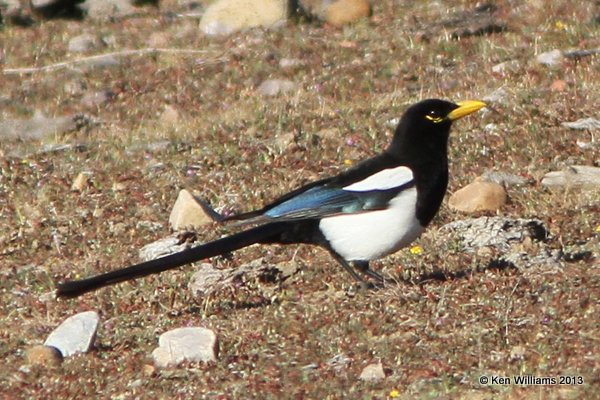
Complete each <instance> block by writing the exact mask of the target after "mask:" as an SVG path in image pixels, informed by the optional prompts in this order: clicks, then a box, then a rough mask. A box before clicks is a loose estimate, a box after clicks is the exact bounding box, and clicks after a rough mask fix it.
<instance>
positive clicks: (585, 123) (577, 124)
mask: <svg viewBox="0 0 600 400" xmlns="http://www.w3.org/2000/svg"><path fill="white" fill-rule="evenodd" d="M561 125H562V126H564V127H566V128H571V129H581V130H584V129H587V130H595V129H600V121H599V120H597V119H595V118H582V119H578V120H577V121H573V122H563V123H562V124H561Z"/></svg>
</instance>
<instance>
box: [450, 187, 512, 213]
mask: <svg viewBox="0 0 600 400" xmlns="http://www.w3.org/2000/svg"><path fill="white" fill-rule="evenodd" d="M506 198H507V196H506V191H505V190H504V188H503V187H502V186H501V185H499V184H497V183H494V182H486V181H483V180H476V181H474V182H472V183H470V184H468V185H467V186H465V187H464V188H462V189H459V190H457V191H456V192H454V193H453V194H452V196H450V200H449V201H448V205H449V206H450V208H452V209H453V210H457V211H463V212H477V211H496V210H498V209H500V208H501V207H502V206H503V205H504V204H506Z"/></svg>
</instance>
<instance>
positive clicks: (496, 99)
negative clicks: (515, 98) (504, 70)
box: [482, 87, 509, 104]
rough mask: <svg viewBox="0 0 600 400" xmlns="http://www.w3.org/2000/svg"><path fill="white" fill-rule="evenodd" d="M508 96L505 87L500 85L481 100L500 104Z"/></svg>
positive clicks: (504, 101)
mask: <svg viewBox="0 0 600 400" xmlns="http://www.w3.org/2000/svg"><path fill="white" fill-rule="evenodd" d="M508 98H509V95H508V92H507V91H506V89H504V88H502V87H500V88H498V89H496V90H494V91H493V92H492V93H490V94H488V95H486V96H484V97H483V99H482V100H483V101H485V102H487V103H500V104H502V103H506V101H507V100H508Z"/></svg>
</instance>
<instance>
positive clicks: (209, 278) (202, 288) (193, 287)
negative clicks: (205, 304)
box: [188, 263, 228, 296]
mask: <svg viewBox="0 0 600 400" xmlns="http://www.w3.org/2000/svg"><path fill="white" fill-rule="evenodd" d="M227 276H228V273H227V271H224V270H220V269H216V268H215V267H213V265H212V264H211V263H202V264H200V266H199V267H198V270H197V271H196V272H194V274H193V275H192V278H191V279H190V283H189V285H188V288H189V290H190V291H191V292H192V293H193V294H194V296H203V295H207V294H211V293H212V292H214V291H215V290H216V288H217V287H218V286H219V285H221V284H222V282H223V281H225V280H226V279H227Z"/></svg>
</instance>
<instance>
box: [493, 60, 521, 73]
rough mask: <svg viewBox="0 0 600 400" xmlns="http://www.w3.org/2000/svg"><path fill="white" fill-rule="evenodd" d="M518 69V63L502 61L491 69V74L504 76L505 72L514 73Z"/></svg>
mask: <svg viewBox="0 0 600 400" xmlns="http://www.w3.org/2000/svg"><path fill="white" fill-rule="evenodd" d="M518 69H519V61H517V60H511V61H504V62H501V63H500V64H496V65H494V66H493V67H492V72H494V73H496V74H505V73H507V72H516V71H517V70H518Z"/></svg>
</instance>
